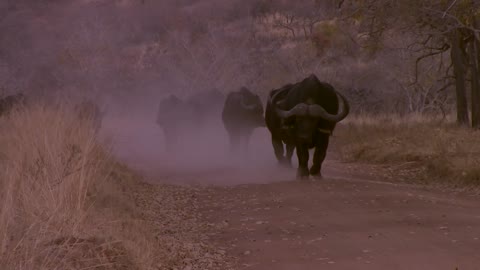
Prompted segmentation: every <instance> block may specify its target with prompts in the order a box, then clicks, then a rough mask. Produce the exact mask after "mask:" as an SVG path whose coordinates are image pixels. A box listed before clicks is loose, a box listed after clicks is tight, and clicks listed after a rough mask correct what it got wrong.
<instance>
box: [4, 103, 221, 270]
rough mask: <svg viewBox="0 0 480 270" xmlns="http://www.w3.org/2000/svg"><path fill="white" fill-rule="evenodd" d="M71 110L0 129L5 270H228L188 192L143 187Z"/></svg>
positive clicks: (31, 115)
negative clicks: (208, 242) (207, 237)
mask: <svg viewBox="0 0 480 270" xmlns="http://www.w3.org/2000/svg"><path fill="white" fill-rule="evenodd" d="M70 107H71V106H68V104H64V105H60V106H51V105H40V104H36V105H32V106H31V107H29V108H27V109H25V110H21V111H16V112H14V113H12V114H11V115H10V116H8V117H2V118H1V119H0V127H1V128H0V158H1V159H0V166H1V170H0V265H2V268H4V269H12V270H13V269H175V268H176V269H226V266H225V265H221V264H220V263H221V262H222V259H223V257H224V255H223V253H221V251H218V248H217V249H213V248H211V247H210V246H208V245H206V244H204V243H203V242H202V241H203V240H202V239H204V237H205V235H204V234H205V232H206V230H207V229H208V227H207V226H206V225H204V224H202V223H201V221H200V220H198V217H196V216H195V213H194V211H195V210H194V209H195V207H194V199H193V197H192V191H191V190H189V189H186V188H181V187H173V186H166V185H158V186H157V185H156V186H151V185H148V184H145V183H142V182H141V178H140V177H139V176H138V175H136V174H135V173H133V172H132V171H130V170H129V169H128V168H127V167H126V166H124V165H122V164H119V163H118V162H116V161H115V159H114V158H113V157H112V156H111V154H110V149H109V148H108V147H104V146H101V145H100V144H99V143H98V142H97V137H96V135H95V132H94V130H93V126H92V125H91V122H90V121H88V120H81V119H78V118H77V117H76V115H75V114H74V113H73V112H72V110H71V109H70ZM186 267H190V268H186Z"/></svg>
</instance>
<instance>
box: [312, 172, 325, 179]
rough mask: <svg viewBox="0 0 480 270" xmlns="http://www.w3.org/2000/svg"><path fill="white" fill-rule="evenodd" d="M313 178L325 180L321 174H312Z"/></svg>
mask: <svg viewBox="0 0 480 270" xmlns="http://www.w3.org/2000/svg"><path fill="white" fill-rule="evenodd" d="M312 178H313V180H322V179H323V176H322V174H321V173H319V174H312Z"/></svg>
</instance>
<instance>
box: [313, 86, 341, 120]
mask: <svg viewBox="0 0 480 270" xmlns="http://www.w3.org/2000/svg"><path fill="white" fill-rule="evenodd" d="M336 94H337V96H338V107H339V111H338V113H337V114H330V113H328V112H327V111H326V110H325V109H324V108H323V107H322V106H320V105H317V104H314V105H310V106H309V108H308V113H309V115H310V116H313V117H320V118H322V119H325V120H327V121H330V122H340V121H342V120H343V119H344V118H345V117H347V115H348V113H349V112H350V105H349V104H348V101H347V99H346V98H345V97H344V96H343V95H342V94H340V93H338V92H336Z"/></svg>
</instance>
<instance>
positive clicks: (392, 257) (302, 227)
mask: <svg viewBox="0 0 480 270" xmlns="http://www.w3.org/2000/svg"><path fill="white" fill-rule="evenodd" d="M327 164H329V165H330V170H327V173H326V175H328V176H330V177H329V178H328V179H325V180H321V181H315V182H298V181H288V182H279V183H270V184H257V185H241V186H233V187H221V188H220V187H217V188H210V189H208V190H206V191H205V193H204V194H199V196H200V197H201V198H202V200H201V201H202V205H204V208H203V213H204V217H205V218H206V219H208V220H209V221H210V222H212V223H214V224H223V228H222V229H221V230H219V231H218V233H217V234H215V236H214V237H213V239H214V240H215V241H217V242H218V243H219V245H222V246H225V247H228V248H229V251H230V253H231V255H233V256H235V257H237V258H239V262H238V269H279V270H281V269H369V270H372V269H391V270H394V269H409V270H413V269H419V270H420V269H422V270H426V269H451V270H454V269H459V270H462V269H465V270H473V269H480V253H479V252H478V249H479V248H480V211H479V209H480V201H475V200H466V199H463V198H459V197H455V196H453V195H449V194H448V193H444V192H429V191H425V190H422V189H420V188H415V187H412V186H407V185H391V184H388V183H382V182H370V181H368V180H365V179H362V180H359V179H355V178H348V175H341V173H340V172H339V171H341V170H339V168H340V166H341V164H336V163H335V162H329V163H327ZM335 167H336V168H335ZM335 169H337V170H336V171H335ZM336 177H338V178H336ZM340 177H341V178H340Z"/></svg>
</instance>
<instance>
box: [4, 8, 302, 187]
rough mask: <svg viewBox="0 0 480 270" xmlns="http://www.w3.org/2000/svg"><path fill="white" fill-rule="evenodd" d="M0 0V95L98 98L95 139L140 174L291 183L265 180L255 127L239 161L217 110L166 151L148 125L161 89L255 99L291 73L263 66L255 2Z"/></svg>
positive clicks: (158, 132)
mask: <svg viewBox="0 0 480 270" xmlns="http://www.w3.org/2000/svg"><path fill="white" fill-rule="evenodd" d="M0 2H1V3H0V32H1V33H2V34H3V35H0V96H3V95H9V94H14V93H17V92H23V93H25V94H26V96H27V99H29V100H34V101H39V100H43V101H46V102H48V103H56V101H52V100H65V99H67V100H69V102H72V103H75V102H77V101H79V100H82V99H83V98H85V97H86V98H89V99H91V100H95V101H97V103H98V105H99V106H100V107H101V108H102V111H106V115H105V117H104V119H103V124H102V125H103V127H102V130H101V135H102V138H103V139H105V140H107V141H109V142H110V141H111V142H112V143H113V150H114V154H115V156H116V157H118V158H119V159H120V160H122V161H124V162H126V163H127V164H128V165H130V166H131V167H133V168H135V169H137V170H139V171H140V172H141V173H143V174H145V175H147V176H149V178H150V179H157V180H161V181H164V180H165V181H172V182H176V181H180V182H181V181H186V182H204V183H219V184H222V183H226V184H231V183H246V182H261V181H266V180H265V179H274V180H275V179H277V178H278V177H280V178H282V177H287V178H289V179H293V177H294V173H295V172H294V170H288V171H287V172H286V173H281V174H280V175H279V176H278V177H272V175H273V174H277V175H278V173H279V168H278V166H277V163H276V161H275V158H274V154H273V149H272V146H271V142H270V135H269V134H268V131H267V130H266V128H258V129H257V130H256V131H255V133H254V134H253V136H252V137H251V140H250V147H249V151H248V156H247V157H240V156H239V155H235V154H231V153H230V152H229V144H228V137H227V134H226V131H225V130H224V128H223V124H222V123H221V121H220V115H216V116H213V118H212V119H214V122H215V124H213V125H209V126H204V127H191V128H190V129H189V130H188V132H186V135H185V136H184V137H182V138H179V141H180V144H179V145H178V146H176V148H175V151H174V153H169V152H167V151H166V145H165V138H164V134H163V131H162V129H161V128H160V127H159V126H158V125H157V124H156V123H155V115H156V110H157V109H158V104H159V102H160V100H161V98H162V97H164V96H166V95H169V94H175V95H177V96H179V97H180V98H181V99H185V98H187V97H188V96H192V95H195V94H196V93H201V92H203V91H208V90H209V89H218V90H219V91H220V92H222V94H224V95H226V94H227V93H228V92H231V91H236V90H238V89H239V88H240V87H242V86H246V87H248V88H250V89H251V90H253V92H255V93H256V94H259V95H260V96H261V97H263V98H265V97H266V95H267V94H268V91H269V90H271V89H272V87H273V86H281V85H282V83H286V82H288V81H290V80H291V79H292V78H293V77H294V75H291V76H292V77H289V76H290V75H289V74H293V72H290V71H286V72H285V73H284V74H282V75H278V74H277V73H276V72H272V74H270V75H268V76H267V75H265V74H264V72H265V71H266V70H274V71H278V70H283V69H282V68H281V67H282V65H279V64H277V62H276V61H274V60H275V59H276V58H275V59H273V58H274V57H271V56H270V55H271V54H270V53H269V52H270V50H273V49H274V48H275V46H276V45H275V46H274V45H269V44H270V42H269V41H268V40H265V39H264V38H261V37H260V36H259V37H255V33H256V27H255V25H254V23H253V22H254V19H253V17H252V12H253V10H254V4H255V3H256V2H255V1H248V2H245V1H241V0H234V1H229V2H225V1H219V0H209V1H192V0H182V1H173V0H166V1H142V0H138V1H137V0H121V1H120V0H119V1H115V0H98V1H91V0H79V1H76V0H75V1H73V0H66V1H36V0H15V1H10V0H8V1H0ZM272 46H274V47H272ZM271 47H272V48H271ZM261 48H264V49H265V50H266V53H263V52H262V50H260V49H261ZM270 58H272V59H270ZM273 68H275V69H273ZM276 78H280V79H276ZM260 175H262V177H260ZM263 176H265V177H263Z"/></svg>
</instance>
